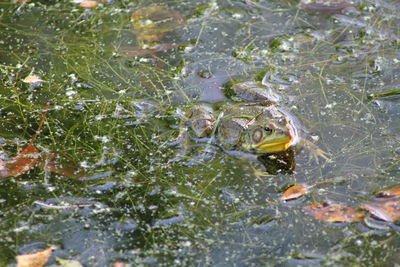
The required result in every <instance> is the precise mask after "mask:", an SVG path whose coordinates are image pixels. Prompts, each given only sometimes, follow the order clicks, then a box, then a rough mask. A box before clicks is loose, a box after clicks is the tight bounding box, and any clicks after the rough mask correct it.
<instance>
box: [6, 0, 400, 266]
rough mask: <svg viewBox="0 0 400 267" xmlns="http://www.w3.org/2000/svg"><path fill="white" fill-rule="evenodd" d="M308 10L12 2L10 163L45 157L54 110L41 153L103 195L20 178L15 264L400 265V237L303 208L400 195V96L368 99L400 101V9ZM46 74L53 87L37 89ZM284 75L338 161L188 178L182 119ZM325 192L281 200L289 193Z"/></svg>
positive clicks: (306, 119)
mask: <svg viewBox="0 0 400 267" xmlns="http://www.w3.org/2000/svg"><path fill="white" fill-rule="evenodd" d="M297 2H298V1H291V0H290V1H263V0H260V1H229V0H226V1H225V0H224V1H168V2H165V3H163V5H161V6H164V7H165V9H163V8H162V7H161V8H160V7H158V6H160V5H159V3H158V2H157V1H151V2H149V1H103V2H102V3H101V4H99V5H97V6H96V7H95V8H83V7H79V5H78V4H76V3H73V2H54V3H53V2H51V3H50V2H49V3H48V2H43V1H39V2H25V1H14V2H9V3H8V2H7V3H6V2H3V3H0V8H1V10H2V11H3V12H2V13H1V16H0V69H1V72H0V77H1V81H2V82H1V83H0V102H1V107H2V108H1V110H0V124H1V126H2V127H1V129H2V130H1V140H2V141H1V145H2V151H1V153H0V159H1V161H3V160H4V161H7V160H8V159H10V158H12V155H16V153H17V152H16V151H18V149H20V148H23V147H25V146H26V144H27V143H29V139H30V137H31V136H32V135H33V134H34V131H35V129H36V128H37V127H36V126H37V124H36V122H37V121H38V117H40V115H39V114H40V113H41V110H42V107H43V105H44V103H47V102H51V103H52V107H51V108H50V111H49V114H48V118H47V122H46V127H44V128H43V130H42V133H41V136H40V138H38V139H37V140H36V146H37V147H38V149H39V150H40V151H41V152H43V154H48V153H49V152H52V153H55V155H56V158H57V160H59V161H60V162H66V161H65V160H68V161H73V162H75V163H76V164H77V165H78V166H79V167H80V168H84V169H85V172H86V173H88V176H87V177H89V178H90V179H84V177H83V178H82V179H74V178H69V177H65V176H62V175H57V174H55V173H50V172H48V171H46V168H36V169H33V170H32V171H30V172H29V173H27V174H23V175H21V176H18V177H14V178H11V179H4V180H3V181H2V183H1V187H0V209H1V214H2V220H1V223H0V229H1V234H0V265H7V264H11V263H12V262H15V255H16V253H17V252H18V251H20V249H21V248H22V249H24V248H26V247H31V248H32V249H31V250H32V251H35V250H40V249H45V248H46V247H48V246H50V245H57V246H58V248H57V249H55V251H54V252H53V253H54V254H53V256H52V258H51V259H50V263H49V264H55V257H59V258H64V259H74V260H78V261H80V262H81V263H82V264H85V265H88V266H92V265H93V266H94V265H96V266H102V265H107V264H108V265H109V264H111V263H112V262H124V263H130V264H133V265H135V264H144V265H167V266H171V265H173V264H175V265H238V266H251V265H289V266H291V265H296V266H297V265H304V266H308V265H311V264H317V265H318V264H321V265H365V264H379V265H392V264H394V263H396V262H398V261H399V258H398V253H395V251H396V249H397V248H398V246H399V245H400V244H399V242H400V239H399V238H398V234H397V233H398V230H399V229H398V226H397V225H396V224H395V223H386V222H382V221H379V220H377V219H376V218H374V217H369V218H368V220H367V221H365V222H357V223H343V224H342V223H340V224H334V223H327V222H322V221H318V220H316V219H314V218H313V217H311V216H309V215H307V214H306V213H304V212H303V207H304V206H306V205H309V204H311V203H313V202H332V203H341V204H344V205H347V206H351V207H357V206H359V205H360V204H361V203H366V202H367V203H369V202H368V201H371V199H372V198H373V196H374V194H375V193H376V192H377V191H380V190H382V189H383V188H386V187H388V186H392V185H396V184H399V178H400V173H399V171H398V165H399V151H400V148H399V138H400V137H399V126H398V125H400V124H399V122H400V121H399V116H398V115H399V108H398V107H399V97H398V95H393V96H390V97H381V98H376V99H372V100H370V98H369V97H368V96H369V95H370V94H373V93H378V92H381V91H385V90H390V89H398V88H397V85H398V84H399V70H400V66H399V60H398V58H399V50H398V47H399V46H398V44H399V40H400V36H399V31H398V25H399V19H398V16H397V10H398V8H399V3H398V2H396V1H391V0H382V1H354V2H352V3H350V2H346V1H328V2H332V3H333V4H332V5H328V7H326V6H324V5H323V4H321V1H311V4H309V2H306V1H300V2H301V3H302V4H301V5H300V6H299V5H298V3H297ZM314 2H315V3H317V4H315V3H314ZM305 3H306V4H307V3H308V4H307V5H306V6H304V5H305ZM321 5H322V6H321ZM148 6H152V7H151V8H150V9H146V8H147V7H148ZM144 10H148V11H149V10H153V11H154V10H156V11H157V12H161V13H163V14H164V15H163V16H164V17H163V20H162V21H158V20H156V19H153V18H149V17H145V18H143V17H141V15H140V14H142V13H145V12H144ZM139 11H140V12H139ZM134 12H139V13H134ZM157 12H155V13H157ZM132 14H139V15H140V16H135V17H134V18H133V19H134V20H135V21H132ZM152 14H153V13H152ZM170 16H172V17H174V18H176V19H178V20H179V22H177V23H172V24H171V21H170V20H169V18H170ZM138 21H139V22H138ZM135 23H136V24H135ZM159 24H160V25H159ZM163 25H164V26H165V27H166V28H165V27H164V28H162V27H163ZM171 25H172V26H171ZM157 27H160V28H157ZM142 29H143V30H142ZM157 29H160V30H157ZM143 31H144V32H143ZM157 47H158V48H157ZM160 47H161V48H162V49H161V48H160ZM124 51H131V52H132V51H134V53H132V54H129V53H124ZM30 73H34V74H35V75H37V76H38V77H40V78H41V79H43V80H44V81H46V82H44V83H42V84H41V85H40V86H39V87H37V88H35V90H31V89H30V85H29V84H27V83H24V81H23V79H24V78H25V77H28V75H29V74H30ZM266 73H268V75H269V77H270V80H271V82H273V85H274V89H275V90H276V91H277V93H278V94H279V95H282V105H283V106H284V107H285V109H287V110H288V112H290V113H293V114H294V115H295V116H296V117H298V118H299V120H300V121H301V122H302V124H304V130H305V131H307V135H308V136H309V137H310V138H313V139H315V140H314V141H315V142H317V144H318V146H320V147H321V149H323V150H324V151H327V152H329V154H330V156H329V157H330V160H327V161H325V160H320V161H319V162H316V161H314V160H312V158H311V157H310V156H309V155H308V153H307V151H292V150H290V151H288V152H287V153H288V154H287V153H286V152H285V153H284V154H285V155H274V157H271V155H267V156H262V157H259V162H250V160H247V159H241V158H240V157H236V156H232V155H230V154H227V153H224V152H223V151H221V150H218V149H216V150H215V151H213V157H212V158H211V159H210V160H207V161H202V162H201V163H200V164H193V165H189V166H182V165H180V164H179V163H171V161H170V160H171V159H172V158H173V157H174V156H175V155H176V153H177V151H176V149H175V148H174V147H171V146H169V145H168V143H169V142H171V141H172V140H174V138H176V137H177V136H178V134H179V131H180V127H181V119H182V114H181V113H179V112H177V110H178V111H179V110H185V109H186V108H189V107H191V105H192V104H193V103H197V102H211V103H216V104H215V105H220V104H221V103H220V102H221V101H222V102H224V101H228V100H227V99H226V97H225V95H224V94H223V91H222V87H223V86H224V85H225V84H226V83H228V82H230V81H232V80H240V81H259V82H261V80H262V78H263V77H264V76H265V74H266ZM132 103H133V104H132ZM138 103H148V104H146V105H145V106H143V105H142V106H140V105H139V106H138ZM10 155H11V157H10ZM310 159H311V160H310ZM264 166H265V167H266V168H267V171H268V172H269V173H270V176H262V177H260V176H259V175H257V172H258V171H260V170H261V171H263V170H265V167H264ZM271 174H274V175H271ZM323 182H326V183H323ZM317 183H320V186H319V187H318V188H317V189H315V190H313V191H312V192H310V193H308V194H306V195H305V196H302V197H301V198H299V199H296V200H294V201H290V202H287V203H283V202H281V201H280V196H281V191H282V188H285V187H287V186H288V185H292V184H308V185H313V184H317ZM72 200H74V201H72ZM75 200H76V201H78V202H76V201H75ZM79 200H85V201H84V203H83V204H82V203H80V202H79ZM71 201H72V202H71ZM38 203H41V204H42V205H38ZM71 203H73V204H71ZM43 205H47V206H50V208H49V207H47V208H44V206H43ZM82 205H83V206H82ZM85 205H87V206H85ZM65 207H68V209H66V208H65ZM47 245H48V246H47ZM32 251H30V252H32ZM99 252H100V254H99Z"/></svg>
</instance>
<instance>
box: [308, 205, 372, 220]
mask: <svg viewBox="0 0 400 267" xmlns="http://www.w3.org/2000/svg"><path fill="white" fill-rule="evenodd" d="M304 211H305V212H307V213H308V214H310V215H311V216H313V217H314V218H315V219H318V220H322V221H327V222H359V221H362V220H363V219H364V217H365V214H364V213H363V212H361V211H357V210H354V209H353V208H351V207H348V206H344V205H341V204H336V203H314V204H311V205H308V206H306V207H304Z"/></svg>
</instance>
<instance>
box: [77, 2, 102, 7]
mask: <svg viewBox="0 0 400 267" xmlns="http://www.w3.org/2000/svg"><path fill="white" fill-rule="evenodd" d="M98 4H100V3H99V2H98V1H83V2H80V3H79V6H81V7H95V6H97V5H98Z"/></svg>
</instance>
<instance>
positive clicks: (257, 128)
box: [242, 123, 297, 154]
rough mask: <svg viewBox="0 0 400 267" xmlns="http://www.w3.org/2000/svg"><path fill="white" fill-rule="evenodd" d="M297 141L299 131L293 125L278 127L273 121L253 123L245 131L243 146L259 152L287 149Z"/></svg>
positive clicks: (265, 152)
mask: <svg viewBox="0 0 400 267" xmlns="http://www.w3.org/2000/svg"><path fill="white" fill-rule="evenodd" d="M296 142H297V132H296V129H295V128H294V127H292V125H290V124H288V125H287V127H277V126H276V125H275V124H273V123H271V124H269V125H267V126H261V125H253V126H252V127H249V128H248V129H247V131H246V133H245V136H244V140H243V143H242V147H243V148H245V149H246V150H249V151H251V152H255V153H259V154H268V153H277V152H281V151H286V150H287V149H288V148H289V147H290V146H292V145H293V144H295V143H296Z"/></svg>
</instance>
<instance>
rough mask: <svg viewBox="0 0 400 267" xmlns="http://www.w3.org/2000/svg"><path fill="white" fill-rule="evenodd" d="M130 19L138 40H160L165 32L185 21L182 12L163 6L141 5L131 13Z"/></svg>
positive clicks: (181, 24)
mask: <svg viewBox="0 0 400 267" xmlns="http://www.w3.org/2000/svg"><path fill="white" fill-rule="evenodd" d="M131 20H132V22H133V28H134V31H135V32H136V34H137V35H138V39H139V40H160V39H161V38H162V37H163V36H164V34H165V33H167V32H169V31H172V30H174V29H177V28H179V27H182V26H183V25H184V24H185V23H186V19H185V17H184V16H183V15H182V14H180V13H179V12H176V11H172V10H170V9H168V8H167V7H165V6H147V7H142V8H140V9H138V10H136V11H135V12H133V13H132V17H131Z"/></svg>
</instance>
